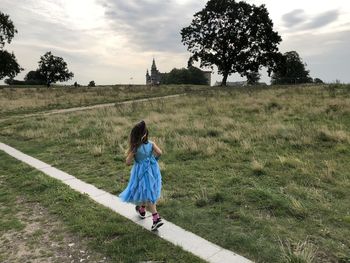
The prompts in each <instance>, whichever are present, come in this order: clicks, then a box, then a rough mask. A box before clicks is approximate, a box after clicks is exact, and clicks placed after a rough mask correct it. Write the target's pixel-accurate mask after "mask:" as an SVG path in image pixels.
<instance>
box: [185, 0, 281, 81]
mask: <svg viewBox="0 0 350 263" xmlns="http://www.w3.org/2000/svg"><path fill="white" fill-rule="evenodd" d="M181 36H182V42H183V44H184V45H187V50H188V51H190V52H191V53H192V56H191V57H190V63H191V62H193V61H200V66H201V67H202V66H204V67H207V66H210V67H212V66H213V65H215V66H217V68H218V73H219V74H222V75H223V80H222V85H226V80H227V77H228V75H230V74H232V73H239V74H240V75H241V76H247V74H249V72H258V71H259V69H260V68H261V67H262V66H265V67H267V68H268V72H269V73H270V72H272V70H273V69H274V67H275V65H276V59H277V58H278V56H279V53H278V47H277V45H278V44H279V43H280V41H281V40H282V39H281V37H280V36H279V35H278V33H277V32H275V31H273V23H272V20H271V19H270V18H269V13H268V11H267V9H266V7H265V6H264V5H261V6H255V5H251V4H248V3H245V2H243V1H241V2H236V1H234V0H209V1H208V2H207V4H206V6H205V8H204V9H203V10H201V11H199V12H197V13H196V14H194V18H193V20H192V22H191V24H190V25H189V26H188V27H185V28H183V29H182V30H181Z"/></svg>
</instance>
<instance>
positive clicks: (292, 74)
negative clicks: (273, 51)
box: [271, 51, 313, 84]
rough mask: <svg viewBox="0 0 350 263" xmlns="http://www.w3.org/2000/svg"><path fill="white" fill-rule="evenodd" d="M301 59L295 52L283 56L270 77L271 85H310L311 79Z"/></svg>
mask: <svg viewBox="0 0 350 263" xmlns="http://www.w3.org/2000/svg"><path fill="white" fill-rule="evenodd" d="M305 67H306V64H305V63H303V61H302V59H301V57H300V56H299V54H298V53H297V52H296V51H289V52H286V53H284V54H283V56H282V58H281V60H280V62H279V63H278V67H277V68H276V69H275V71H274V72H273V74H272V76H271V83H272V84H300V83H311V82H313V80H312V78H311V77H310V75H309V70H307V69H306V68H305Z"/></svg>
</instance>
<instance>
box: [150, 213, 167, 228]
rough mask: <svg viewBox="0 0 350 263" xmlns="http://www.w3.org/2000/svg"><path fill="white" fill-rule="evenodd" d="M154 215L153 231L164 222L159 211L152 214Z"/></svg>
mask: <svg viewBox="0 0 350 263" xmlns="http://www.w3.org/2000/svg"><path fill="white" fill-rule="evenodd" d="M152 216H153V225H152V227H151V230H152V231H156V230H157V229H158V228H159V227H161V226H162V225H163V224H164V223H163V221H162V219H161V218H160V216H159V215H158V213H156V214H152Z"/></svg>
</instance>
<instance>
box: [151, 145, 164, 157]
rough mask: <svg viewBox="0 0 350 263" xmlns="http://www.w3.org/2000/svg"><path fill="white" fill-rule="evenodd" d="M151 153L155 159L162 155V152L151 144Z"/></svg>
mask: <svg viewBox="0 0 350 263" xmlns="http://www.w3.org/2000/svg"><path fill="white" fill-rule="evenodd" d="M153 153H154V155H155V156H156V157H159V156H161V155H162V150H161V149H160V148H159V147H158V146H157V144H155V143H154V142H153Z"/></svg>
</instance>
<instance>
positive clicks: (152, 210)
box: [148, 203, 157, 215]
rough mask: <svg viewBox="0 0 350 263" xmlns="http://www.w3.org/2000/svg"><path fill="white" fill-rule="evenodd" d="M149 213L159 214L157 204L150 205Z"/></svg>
mask: <svg viewBox="0 0 350 263" xmlns="http://www.w3.org/2000/svg"><path fill="white" fill-rule="evenodd" d="M148 208H149V211H150V212H151V213H152V215H153V214H157V206H156V204H152V203H148Z"/></svg>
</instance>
